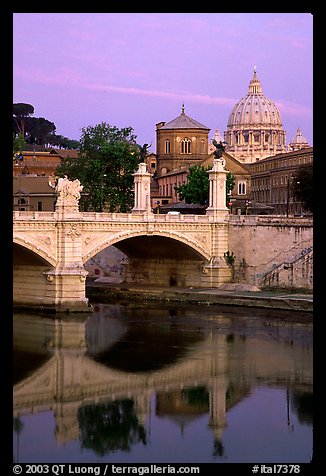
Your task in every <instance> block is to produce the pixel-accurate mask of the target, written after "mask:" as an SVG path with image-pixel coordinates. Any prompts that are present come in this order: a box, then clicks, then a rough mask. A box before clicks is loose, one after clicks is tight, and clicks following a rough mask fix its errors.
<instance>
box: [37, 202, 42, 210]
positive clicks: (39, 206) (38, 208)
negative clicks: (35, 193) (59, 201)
mask: <svg viewBox="0 0 326 476" xmlns="http://www.w3.org/2000/svg"><path fill="white" fill-rule="evenodd" d="M37 211H38V212H41V211H42V202H37Z"/></svg>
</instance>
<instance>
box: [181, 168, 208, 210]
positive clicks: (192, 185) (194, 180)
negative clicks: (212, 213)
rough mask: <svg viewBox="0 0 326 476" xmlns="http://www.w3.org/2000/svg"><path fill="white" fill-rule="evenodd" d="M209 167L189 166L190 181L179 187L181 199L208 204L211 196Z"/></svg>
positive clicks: (187, 201)
mask: <svg viewBox="0 0 326 476" xmlns="http://www.w3.org/2000/svg"><path fill="white" fill-rule="evenodd" d="M207 170H208V169H207V168H205V167H203V166H202V165H192V166H190V167H189V175H188V183H186V184H185V185H181V186H180V187H177V188H176V189H175V190H176V191H177V192H178V194H179V196H180V198H181V200H184V201H185V202H186V203H196V204H199V205H207V203H208V197H209V179H208V173H207Z"/></svg>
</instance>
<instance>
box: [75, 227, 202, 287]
mask: <svg viewBox="0 0 326 476" xmlns="http://www.w3.org/2000/svg"><path fill="white" fill-rule="evenodd" d="M110 246H115V247H116V248H117V249H118V250H119V251H121V252H122V253H124V255H125V256H127V257H128V259H127V260H126V261H125V262H124V263H122V268H121V274H120V278H122V279H123V281H124V282H125V283H130V284H131V283H135V284H143V285H157V286H169V287H170V286H179V287H189V286H198V285H202V286H206V285H209V282H208V281H209V280H208V276H207V266H208V265H209V262H210V259H211V256H210V254H209V251H207V249H206V248H205V247H204V245H203V244H202V243H200V242H199V241H198V240H196V239H195V238H194V237H193V236H192V235H190V234H189V235H183V234H181V233H177V232H174V231H170V230H168V231H164V230H163V231H153V232H150V233H148V231H147V232H146V231H144V230H137V231H136V232H135V231H132V230H129V231H125V232H122V233H119V234H115V235H113V236H109V237H105V238H104V237H103V238H102V239H101V241H98V242H97V244H96V245H94V246H93V247H92V249H91V250H89V251H88V253H85V255H84V257H83V262H84V264H85V263H86V262H87V261H88V260H89V259H91V258H92V257H93V256H95V255H96V254H97V253H99V252H100V251H103V250H104V249H106V248H108V247H110ZM205 267H206V269H205ZM205 273H206V274H205ZM206 282H207V283H206Z"/></svg>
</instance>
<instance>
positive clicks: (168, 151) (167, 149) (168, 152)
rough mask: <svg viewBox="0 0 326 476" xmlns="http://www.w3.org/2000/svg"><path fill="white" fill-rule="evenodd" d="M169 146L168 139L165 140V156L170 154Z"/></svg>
mask: <svg viewBox="0 0 326 476" xmlns="http://www.w3.org/2000/svg"><path fill="white" fill-rule="evenodd" d="M170 145H171V143H170V141H169V139H167V140H166V141H165V153H166V154H170V151H171V147H170Z"/></svg>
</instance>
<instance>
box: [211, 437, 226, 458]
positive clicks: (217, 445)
mask: <svg viewBox="0 0 326 476" xmlns="http://www.w3.org/2000/svg"><path fill="white" fill-rule="evenodd" d="M223 455H224V446H223V444H222V442H221V440H217V439H215V440H214V451H213V456H214V457H216V456H223Z"/></svg>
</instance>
